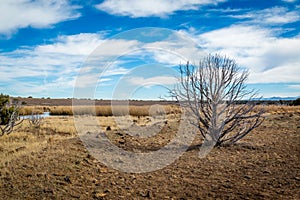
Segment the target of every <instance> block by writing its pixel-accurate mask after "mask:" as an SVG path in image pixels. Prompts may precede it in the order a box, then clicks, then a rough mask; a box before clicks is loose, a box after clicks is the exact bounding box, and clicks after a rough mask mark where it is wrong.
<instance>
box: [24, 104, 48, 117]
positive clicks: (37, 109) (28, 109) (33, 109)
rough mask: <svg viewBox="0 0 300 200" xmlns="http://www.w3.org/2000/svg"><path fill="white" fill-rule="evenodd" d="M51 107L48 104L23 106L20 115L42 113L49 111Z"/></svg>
mask: <svg viewBox="0 0 300 200" xmlns="http://www.w3.org/2000/svg"><path fill="white" fill-rule="evenodd" d="M49 110H50V108H49V107H47V106H23V107H21V108H20V111H19V113H20V115H32V114H42V113H44V112H46V111H49Z"/></svg>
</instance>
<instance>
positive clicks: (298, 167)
mask: <svg viewBox="0 0 300 200" xmlns="http://www.w3.org/2000/svg"><path fill="white" fill-rule="evenodd" d="M71 119H72V118H71V117H68V118H65V120H71ZM103 119H104V118H103ZM175 126H176V120H174V123H166V124H165V125H164V127H163V129H162V131H161V133H160V134H158V135H157V136H155V137H153V138H148V139H141V140H134V139H132V137H130V136H128V135H127V134H126V133H123V132H120V131H118V130H116V129H114V128H112V130H107V131H106V132H105V133H106V134H107V136H108V137H109V138H110V139H111V140H112V142H113V143H114V144H116V145H118V146H119V147H121V148H123V149H125V150H128V151H129V150H134V149H136V148H137V149H139V150H140V151H149V149H150V150H155V149H158V148H160V147H161V146H162V145H164V144H166V143H167V142H168V141H169V140H170V138H172V137H173V135H174V127H175ZM112 127H113V126H112ZM13 134H14V133H12V135H10V136H9V137H10V138H13V137H14V136H13ZM27 134H28V135H32V137H28V139H26V142H27V143H29V144H30V140H34V138H35V137H40V138H41V140H40V141H41V142H42V141H43V142H44V143H43V145H41V147H40V148H37V149H35V151H31V152H30V153H29V151H28V153H26V149H28V147H27V146H26V145H25V147H23V148H20V147H18V148H17V147H16V148H15V149H14V150H13V151H9V152H6V149H5V148H6V147H5V146H3V145H2V146H0V153H1V151H2V153H3V152H5V154H4V153H3V154H2V155H6V156H9V155H11V157H13V158H12V159H10V160H8V161H6V162H4V163H3V164H2V165H0V169H1V170H0V199H300V111H299V109H297V110H296V109H295V110H294V111H291V110H289V112H285V111H281V112H273V113H271V114H268V116H267V118H266V120H265V122H264V123H263V124H262V125H261V126H260V127H259V128H257V129H255V130H254V131H253V132H252V133H250V134H249V135H248V136H247V137H246V138H244V139H243V140H241V141H240V142H239V143H237V144H236V145H234V146H231V147H223V148H216V149H213V150H212V151H211V152H210V153H209V154H208V156H206V157H205V158H201V159H200V158H199V157H198V152H199V148H198V145H199V142H200V141H199V138H198V139H196V140H195V141H194V143H193V145H191V147H190V148H189V149H188V151H186V152H185V153H184V154H183V155H182V156H181V157H180V158H179V159H177V160H176V161H175V162H174V163H172V164H171V165H168V166H167V167H165V168H163V169H160V170H157V171H153V172H148V173H125V172H120V171H117V170H114V169H112V168H109V167H106V166H105V165H104V164H102V163H101V162H100V161H98V160H96V159H95V158H93V156H91V155H90V154H89V152H88V151H87V150H86V148H85V147H84V145H83V143H82V142H81V140H80V139H79V137H77V136H76V135H75V136H72V135H68V134H67V133H66V132H63V131H60V130H58V131H56V132H51V133H48V132H42V133H40V134H36V133H33V132H32V131H30V130H28V132H27ZM49 135H51V137H50V136H49ZM53 135H56V136H57V137H54V136H53ZM4 137H6V136H4ZM9 137H7V138H4V139H5V140H7V141H8V140H11V139H10V138H9ZM4 139H3V140H4ZM24 140H25V139H24ZM0 144H1V141H0ZM7 148H8V147H7ZM22 151H24V152H25V153H23V154H18V153H19V152H22ZM14 155H15V156H14ZM16 155H19V156H16Z"/></svg>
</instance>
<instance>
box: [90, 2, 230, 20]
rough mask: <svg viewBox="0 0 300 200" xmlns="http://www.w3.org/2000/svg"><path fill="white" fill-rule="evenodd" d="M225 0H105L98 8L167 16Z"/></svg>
mask: <svg viewBox="0 0 300 200" xmlns="http://www.w3.org/2000/svg"><path fill="white" fill-rule="evenodd" d="M224 1H225V0H176V1H175V0H130V1H127V0H105V1H104V2H102V3H100V4H97V5H96V8H97V9H99V10H102V11H105V12H107V13H109V14H112V15H121V16H130V17H134V18H135V17H149V16H158V17H165V16H168V15H171V14H173V13H174V12H176V11H179V10H197V9H199V7H201V6H203V5H209V4H217V3H219V2H224Z"/></svg>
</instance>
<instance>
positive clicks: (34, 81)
mask: <svg viewBox="0 0 300 200" xmlns="http://www.w3.org/2000/svg"><path fill="white" fill-rule="evenodd" d="M104 41H106V40H105V39H104V38H103V35H101V34H96V33H85V34H78V35H69V36H59V37H58V38H57V39H55V40H53V43H52V44H47V45H37V46H35V47H23V48H20V49H17V50H15V51H12V52H6V53H1V54H0V69H1V82H0V89H1V85H2V86H3V87H4V85H5V87H4V88H3V89H5V90H10V91H14V88H23V89H21V90H18V93H17V95H23V93H22V92H24V94H26V93H27V94H28V93H31V94H32V95H34V94H37V95H40V94H42V93H51V92H53V93H54V91H56V90H62V91H68V92H72V89H73V87H74V85H75V83H76V79H77V75H78V73H79V72H80V69H81V67H83V66H84V68H83V69H82V70H83V71H82V72H83V76H82V77H79V79H80V78H81V79H80V80H82V84H84V85H89V83H90V82H92V83H98V81H97V80H96V81H95V79H98V78H99V76H100V74H98V75H96V76H95V75H91V74H93V73H94V71H93V70H94V69H95V68H97V67H102V66H101V64H102V63H99V62H98V63H97V64H98V66H93V65H92V66H88V64H89V63H86V60H87V58H88V56H89V55H90V54H91V53H92V52H93V51H94V50H95V49H97V47H98V46H100V45H101V44H103V43H104ZM106 42H107V41H106ZM112 44H113V45H115V46H114V47H115V49H118V47H122V49H123V50H124V49H126V45H127V49H130V47H131V45H132V43H131V42H130V41H124V40H119V41H118V40H113V41H112ZM114 53H115V54H114ZM118 53H119V52H116V51H114V52H113V51H98V52H97V54H96V55H98V56H99V57H100V59H101V58H103V57H105V56H119V54H118ZM101 56H102V57H101ZM99 65H100V66H99ZM84 70H85V71H84ZM123 73H126V70H125V69H124V68H122V67H119V66H117V65H116V66H114V67H112V68H111V69H110V70H109V71H108V72H107V73H106V74H105V76H111V75H116V74H123ZM80 80H79V81H80ZM108 80H110V79H109V78H108V77H104V78H102V79H100V81H102V82H103V81H108ZM77 82H78V80H77ZM81 86H82V85H81ZM70 95H71V93H70V94H68V95H67V96H70Z"/></svg>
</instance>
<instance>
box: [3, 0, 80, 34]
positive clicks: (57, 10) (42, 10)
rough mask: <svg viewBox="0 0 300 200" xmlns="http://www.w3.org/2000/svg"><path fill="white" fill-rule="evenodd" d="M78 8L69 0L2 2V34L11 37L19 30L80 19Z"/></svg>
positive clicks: (6, 0)
mask: <svg viewBox="0 0 300 200" xmlns="http://www.w3.org/2000/svg"><path fill="white" fill-rule="evenodd" d="M77 9H78V7H76V6H73V5H71V4H70V3H69V2H68V1H67V0H39V1H30V0H14V1H11V0H1V3H0V13H1V17H0V34H2V35H10V34H11V33H13V32H15V31H17V30H18V29H19V28H25V27H34V28H45V27H50V26H51V25H53V24H56V23H58V22H61V21H65V20H71V19H76V18H78V17H80V13H79V12H78V11H77Z"/></svg>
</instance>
